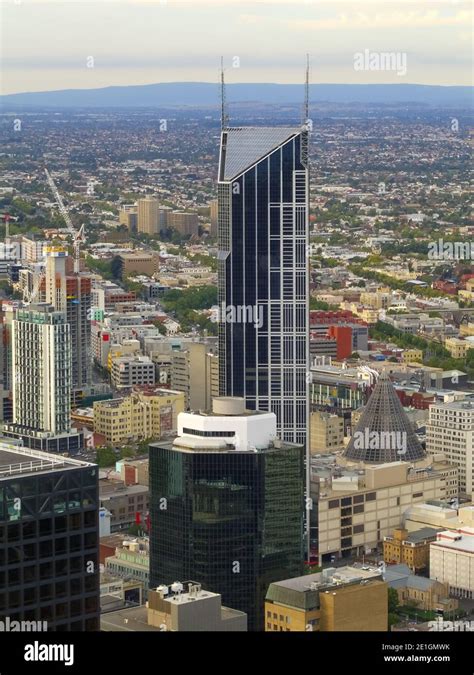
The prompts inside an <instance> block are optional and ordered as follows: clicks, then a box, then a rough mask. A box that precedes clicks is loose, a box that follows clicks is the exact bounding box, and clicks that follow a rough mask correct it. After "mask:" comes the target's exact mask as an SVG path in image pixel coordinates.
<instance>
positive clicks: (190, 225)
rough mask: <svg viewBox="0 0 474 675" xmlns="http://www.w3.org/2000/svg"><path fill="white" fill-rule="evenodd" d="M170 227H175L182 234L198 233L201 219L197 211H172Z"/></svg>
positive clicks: (169, 214)
mask: <svg viewBox="0 0 474 675" xmlns="http://www.w3.org/2000/svg"><path fill="white" fill-rule="evenodd" d="M167 222H168V227H173V228H174V229H175V230H176V231H177V232H179V233H180V234H181V235H191V236H192V235H193V234H198V229H199V220H198V215H197V213H186V212H185V211H172V212H171V213H168V221H167Z"/></svg>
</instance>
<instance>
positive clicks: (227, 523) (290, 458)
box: [150, 438, 304, 630]
mask: <svg viewBox="0 0 474 675" xmlns="http://www.w3.org/2000/svg"><path fill="white" fill-rule="evenodd" d="M180 440H181V439H179V438H178V439H176V441H175V443H174V444H164V443H163V444H162V443H156V444H152V445H151V446H150V493H151V494H150V515H151V550H150V582H151V586H152V587H156V586H158V585H160V584H168V583H170V582H173V581H176V580H178V581H179V580H183V579H189V578H192V579H196V581H198V582H199V583H201V584H202V585H203V587H204V588H205V589H208V590H210V591H213V592H216V593H220V594H221V595H222V602H223V604H224V605H226V606H228V607H231V608H233V609H238V610H240V611H243V612H246V613H247V615H248V629H249V630H263V619H264V614H263V612H264V602H265V593H266V591H267V589H268V586H269V584H270V583H272V582H273V581H277V580H281V579H285V578H289V577H293V576H298V575H300V574H301V572H302V560H303V502H304V494H303V489H304V447H303V445H296V444H289V443H279V442H278V441H276V442H275V444H271V445H270V447H268V448H266V449H261V450H254V451H243V452H240V451H237V450H235V449H233V448H232V446H227V448H226V447H225V443H224V444H222V445H223V447H221V448H220V449H214V448H215V446H214V448H212V449H211V448H209V449H206V448H205V447H199V448H195V449H192V448H189V447H188V448H186V447H182V446H180V445H179V444H178V443H179V441H180Z"/></svg>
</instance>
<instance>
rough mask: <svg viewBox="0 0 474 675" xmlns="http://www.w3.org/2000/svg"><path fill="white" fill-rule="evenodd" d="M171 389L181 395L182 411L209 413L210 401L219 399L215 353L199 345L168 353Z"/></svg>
mask: <svg viewBox="0 0 474 675" xmlns="http://www.w3.org/2000/svg"><path fill="white" fill-rule="evenodd" d="M171 388H172V389H176V390H178V391H182V392H184V396H185V407H186V410H210V409H211V401H212V399H213V398H214V397H215V396H219V366H218V356H217V354H214V353H213V352H212V351H210V349H209V347H208V345H206V344H204V343H200V342H196V343H189V344H188V345H186V349H183V350H180V351H177V352H174V353H172V354H171Z"/></svg>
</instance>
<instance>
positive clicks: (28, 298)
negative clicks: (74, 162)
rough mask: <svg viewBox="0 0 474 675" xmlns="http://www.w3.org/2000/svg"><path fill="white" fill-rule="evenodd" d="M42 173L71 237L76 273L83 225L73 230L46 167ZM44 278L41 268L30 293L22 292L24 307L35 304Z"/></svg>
mask: <svg viewBox="0 0 474 675" xmlns="http://www.w3.org/2000/svg"><path fill="white" fill-rule="evenodd" d="M44 172H45V174H46V178H47V180H48V184H49V186H50V188H51V191H52V193H53V195H54V197H55V199H56V202H57V204H58V207H59V211H60V212H61V215H62V217H63V218H64V221H65V223H66V226H67V229H68V232H69V234H70V235H71V237H72V245H73V251H74V272H75V273H77V272H79V271H80V247H81V243H82V242H83V241H84V240H85V234H84V225H82V226H81V227H80V229H79V231H77V230H75V229H74V226H73V224H72V222H71V218H70V217H69V213H68V211H67V209H66V207H65V206H64V202H63V200H62V198H61V195H60V194H59V191H58V188H57V187H56V184H55V182H54V180H53V177H52V176H51V174H50V173H49V171H48V169H47V168H46V167H45V168H44ZM45 276H46V269H45V268H44V267H43V268H42V270H41V271H40V272H39V274H38V275H37V276H36V279H35V281H34V284H33V287H32V289H31V291H30V290H29V289H28V288H25V290H24V291H23V302H24V303H25V304H26V305H30V304H32V303H33V302H35V300H36V297H37V296H38V293H39V291H40V288H41V284H42V282H43V280H44V278H45Z"/></svg>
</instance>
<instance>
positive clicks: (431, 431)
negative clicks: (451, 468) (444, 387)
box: [426, 401, 474, 495]
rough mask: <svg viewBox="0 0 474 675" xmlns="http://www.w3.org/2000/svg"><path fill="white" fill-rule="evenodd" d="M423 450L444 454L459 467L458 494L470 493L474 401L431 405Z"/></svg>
mask: <svg viewBox="0 0 474 675" xmlns="http://www.w3.org/2000/svg"><path fill="white" fill-rule="evenodd" d="M426 450H427V452H429V453H430V454H432V455H435V454H437V453H444V455H445V456H446V459H447V460H448V462H450V463H451V464H455V465H456V466H457V467H458V468H459V491H460V492H461V493H466V494H467V495H472V493H473V468H474V467H473V462H474V454H473V450H474V401H453V402H452V403H435V404H433V405H432V406H430V411H429V422H428V425H427V427H426Z"/></svg>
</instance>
